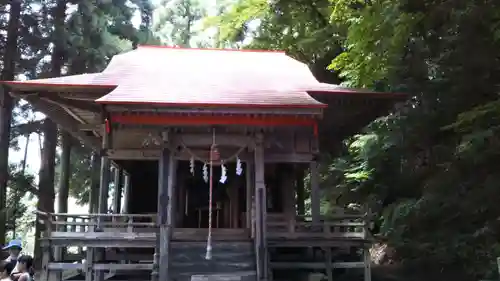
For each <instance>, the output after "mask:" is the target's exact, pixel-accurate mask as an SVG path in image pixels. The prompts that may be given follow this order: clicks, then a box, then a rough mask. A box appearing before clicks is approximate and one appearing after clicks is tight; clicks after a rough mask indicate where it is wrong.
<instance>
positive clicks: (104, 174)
mask: <svg viewBox="0 0 500 281" xmlns="http://www.w3.org/2000/svg"><path fill="white" fill-rule="evenodd" d="M102 148H103V151H102V152H101V172H100V182H99V209H98V211H99V213H100V214H107V213H108V193H109V174H110V173H109V172H110V171H109V170H110V161H109V158H108V155H107V151H106V149H108V148H109V141H108V134H107V133H106V132H105V133H103V137H102ZM99 221H100V220H99Z"/></svg>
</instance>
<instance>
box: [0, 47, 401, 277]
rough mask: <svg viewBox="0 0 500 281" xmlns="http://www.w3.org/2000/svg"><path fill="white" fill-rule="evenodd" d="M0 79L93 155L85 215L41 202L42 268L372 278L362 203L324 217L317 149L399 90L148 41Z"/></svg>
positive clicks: (285, 63) (259, 58) (93, 273)
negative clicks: (59, 71)
mask: <svg viewBox="0 0 500 281" xmlns="http://www.w3.org/2000/svg"><path fill="white" fill-rule="evenodd" d="M199 65H205V66H207V65H211V66H213V68H212V69H210V70H209V71H207V70H204V69H203V70H202V69H200V68H199V67H198V66H199ZM3 83H4V85H5V87H7V89H8V90H9V91H10V92H11V93H12V95H15V96H17V97H22V98H24V99H26V100H27V101H28V102H30V103H32V104H33V106H34V107H35V108H37V109H38V110H40V111H42V112H43V113H45V114H46V115H47V116H48V117H50V118H51V119H52V120H54V121H55V122H56V123H58V124H59V125H60V126H61V128H63V129H64V130H66V131H67V132H69V133H70V134H72V135H73V136H74V137H77V138H79V139H80V140H81V141H82V142H83V143H84V144H85V145H86V146H88V147H89V148H91V149H93V150H94V151H95V155H96V156H95V160H96V161H94V162H95V163H96V164H97V162H98V161H97V160H98V157H99V158H100V165H94V167H93V168H96V167H100V171H99V175H100V178H99V180H100V184H99V186H97V187H98V189H97V188H94V189H93V190H92V193H93V194H95V195H97V194H98V196H94V197H93V198H97V199H98V200H91V204H92V206H93V208H92V209H93V210H96V212H95V213H92V214H81V215H74V214H52V213H44V212H43V210H40V212H39V215H40V217H42V218H43V219H44V220H45V223H46V225H47V226H48V227H47V228H46V233H45V235H44V237H43V238H42V239H43V246H44V257H43V266H44V268H43V273H44V274H43V276H42V280H50V281H53V280H61V279H67V280H69V279H71V278H76V279H78V278H81V279H84V280H86V281H92V280H95V281H103V280H145V279H151V280H153V281H155V280H161V281H163V280H189V279H191V280H194V279H196V278H202V277H203V278H204V279H203V280H220V279H227V280H259V281H260V280H273V279H274V280H279V279H282V278H290V276H288V277H283V276H286V273H287V272H293V271H294V270H298V271H299V272H300V271H318V270H320V271H324V272H325V274H326V276H327V279H328V280H329V281H331V280H333V279H334V277H335V274H338V273H337V272H338V271H339V270H340V271H342V270H350V269H353V268H359V269H360V271H361V273H362V276H364V277H363V278H364V280H365V281H369V280H370V278H371V277H370V262H369V253H368V248H369V246H370V235H369V219H370V216H369V214H368V213H367V212H366V210H363V211H357V212H355V211H348V210H343V209H341V208H339V209H338V211H337V212H336V213H335V214H321V210H320V198H321V196H322V195H321V192H322V191H321V189H320V179H319V171H318V161H319V159H320V157H321V153H320V152H324V153H327V152H328V153H335V151H336V149H337V147H338V146H339V145H338V144H339V143H340V141H341V140H342V139H344V138H345V137H346V136H348V135H350V134H352V133H354V132H356V131H357V130H358V129H359V128H360V127H362V126H363V125H365V124H366V123H367V122H369V121H370V120H372V119H373V118H375V117H376V116H378V115H380V114H383V113H386V112H387V111H388V110H389V109H390V108H391V106H392V104H393V103H394V102H395V101H397V100H400V99H401V98H404V97H401V96H399V95H391V94H383V93H373V92H366V91H355V90H352V89H346V88H342V87H339V86H336V85H328V84H323V83H319V82H318V81H317V80H316V79H315V78H314V77H313V76H312V74H311V73H310V71H309V69H308V68H307V67H306V66H305V65H304V64H302V63H300V62H298V61H296V60H293V59H292V58H290V57H288V56H286V54H284V53H281V52H263V51H223V50H196V49H178V48H158V47H139V48H138V49H136V50H133V51H131V52H128V53H124V54H121V55H117V56H115V57H114V58H113V59H112V61H111V62H110V64H109V66H108V67H107V68H106V69H105V70H104V71H103V72H102V73H92V74H82V75H75V76H66V77H59V78H50V79H40V80H32V81H24V82H12V81H11V82H3ZM111 167H113V169H112V173H111ZM306 173H309V175H310V177H309V179H308V183H309V186H310V189H309V191H310V196H309V197H310V215H308V214H306V212H305V201H306V196H305V193H306V188H305V181H304V175H305V174H306ZM209 174H210V175H209ZM111 183H112V184H111ZM110 186H112V187H113V196H112V202H113V203H112V206H108V199H109V198H108V197H109V191H110ZM323 188H325V187H323ZM91 197H92V196H91ZM52 249H55V250H54V253H53V254H52V252H53V250H52ZM359 250H361V252H362V253H359ZM70 273H73V274H70Z"/></svg>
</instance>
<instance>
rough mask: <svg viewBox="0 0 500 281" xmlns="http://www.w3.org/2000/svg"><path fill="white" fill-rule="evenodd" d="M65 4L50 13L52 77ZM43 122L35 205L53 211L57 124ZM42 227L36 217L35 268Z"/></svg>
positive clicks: (58, 62) (60, 60)
mask: <svg viewBox="0 0 500 281" xmlns="http://www.w3.org/2000/svg"><path fill="white" fill-rule="evenodd" d="M66 4H67V1H65V0H59V1H57V4H56V7H55V9H54V10H53V13H52V18H53V24H54V32H53V34H52V43H53V44H54V49H53V51H52V56H51V68H52V72H51V74H52V77H59V76H61V68H62V66H63V64H64V47H65V46H64V43H65V34H64V29H65V27H64V20H65V17H66ZM43 122H44V123H43V136H44V138H43V149H42V151H43V153H42V159H41V160H42V161H41V165H40V172H39V184H38V186H39V196H38V204H37V207H38V209H39V210H41V211H43V212H54V201H55V189H54V176H55V165H56V161H55V160H56V147H57V125H56V124H55V123H54V122H53V121H52V120H50V119H49V118H45V120H44V121H43ZM42 229H43V225H41V224H40V223H39V220H38V219H37V224H36V231H35V258H36V260H35V268H41V266H42V261H41V259H40V257H41V251H42V249H41V247H40V239H39V238H40V236H41V235H40V234H41V232H42Z"/></svg>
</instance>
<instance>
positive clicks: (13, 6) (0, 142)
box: [0, 0, 21, 245]
mask: <svg viewBox="0 0 500 281" xmlns="http://www.w3.org/2000/svg"><path fill="white" fill-rule="evenodd" d="M20 15H21V1H20V0H13V1H10V15H9V24H8V27H7V40H6V45H5V53H4V60H3V66H4V68H3V70H2V75H1V80H3V81H8V80H14V71H15V68H16V61H17V58H18V55H19V54H18V51H17V40H18V37H19V32H18V30H19V17H20ZM12 107H13V101H12V97H11V96H10V95H9V93H8V92H7V89H6V88H3V87H0V245H4V244H5V222H6V221H5V212H4V209H5V205H6V202H5V201H6V197H7V183H8V179H9V146H10V127H11V121H12Z"/></svg>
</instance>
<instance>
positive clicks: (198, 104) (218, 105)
mask: <svg viewBox="0 0 500 281" xmlns="http://www.w3.org/2000/svg"><path fill="white" fill-rule="evenodd" d="M96 103H99V104H107V105H151V106H155V105H156V106H175V107H177V106H178V107H211V108H214V107H233V108H249V107H250V108H276V109H278V108H297V109H299V108H304V109H307V108H309V109H315V108H326V107H328V105H327V104H234V103H168V102H137V101H96Z"/></svg>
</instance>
